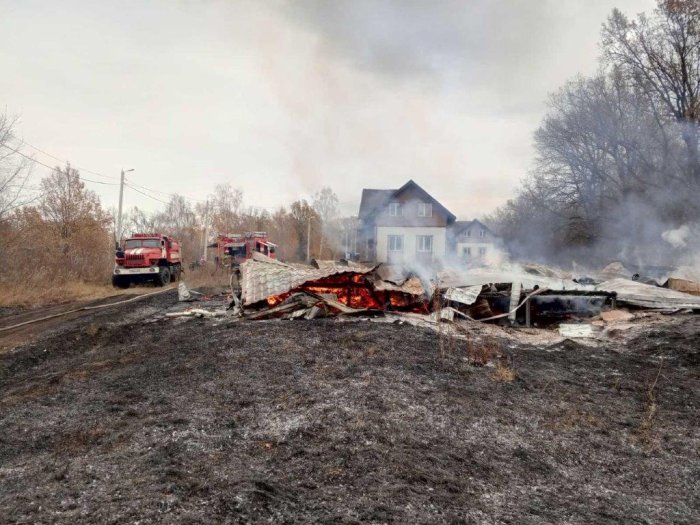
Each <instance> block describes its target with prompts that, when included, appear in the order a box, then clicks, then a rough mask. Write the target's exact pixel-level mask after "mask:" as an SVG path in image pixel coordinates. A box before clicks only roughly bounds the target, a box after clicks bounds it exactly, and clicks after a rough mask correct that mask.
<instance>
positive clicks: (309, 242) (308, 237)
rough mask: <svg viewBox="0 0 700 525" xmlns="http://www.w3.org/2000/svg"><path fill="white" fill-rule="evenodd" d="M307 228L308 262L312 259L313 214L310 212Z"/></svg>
mask: <svg viewBox="0 0 700 525" xmlns="http://www.w3.org/2000/svg"><path fill="white" fill-rule="evenodd" d="M307 220H308V222H307V228H306V262H310V261H311V214H309V218H308V219H307Z"/></svg>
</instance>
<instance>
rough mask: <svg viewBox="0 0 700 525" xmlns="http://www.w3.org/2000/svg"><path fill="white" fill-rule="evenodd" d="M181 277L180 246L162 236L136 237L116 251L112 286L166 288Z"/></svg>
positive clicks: (159, 234) (143, 234)
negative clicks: (155, 286) (144, 283)
mask: <svg viewBox="0 0 700 525" xmlns="http://www.w3.org/2000/svg"><path fill="white" fill-rule="evenodd" d="M180 273H182V262H181V258H180V243H179V242H178V241H176V240H174V239H172V238H170V237H168V236H167V235H163V234H161V233H135V234H134V235H132V236H131V237H129V238H127V239H125V240H124V242H123V244H122V246H120V247H119V248H117V253H116V258H115V265H114V272H113V273H112V285H113V286H116V287H118V288H128V287H129V286H131V283H142V282H149V281H150V282H154V283H155V284H156V285H158V286H164V285H166V284H168V283H169V282H171V281H177V280H178V279H179V278H180Z"/></svg>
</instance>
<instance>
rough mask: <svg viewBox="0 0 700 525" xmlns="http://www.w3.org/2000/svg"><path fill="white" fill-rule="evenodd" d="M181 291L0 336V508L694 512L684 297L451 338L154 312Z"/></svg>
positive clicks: (649, 517) (117, 516) (77, 513)
mask: <svg viewBox="0 0 700 525" xmlns="http://www.w3.org/2000/svg"><path fill="white" fill-rule="evenodd" d="M176 301H177V298H176V294H175V292H174V291H173V292H167V293H165V294H162V295H160V296H154V297H151V298H148V299H145V300H143V301H142V302H140V303H134V304H129V305H124V306H122V307H114V308H112V309H107V310H98V311H96V312H95V313H92V314H90V315H86V316H82V317H79V318H78V319H73V320H70V321H62V322H61V323H60V324H58V325H57V326H53V327H52V332H51V333H48V334H47V333H44V334H42V335H40V336H38V339H36V340H34V341H33V342H31V343H27V344H24V345H22V346H19V347H16V348H14V349H13V350H11V351H6V352H5V353H4V354H2V355H0V521H3V522H8V523H13V522H20V523H25V522H32V523H71V524H73V523H95V522H104V523H125V522H139V523H173V522H180V523H220V522H231V523H248V522H251V523H261V522H262V523H266V522H270V523H309V522H335V523H359V522H369V523H386V522H402V523H428V522H431V523H462V522H468V523H533V524H534V523H537V524H540V523H562V522H567V523H618V522H639V523H697V522H699V521H700V510H699V509H700V499H699V495H700V490H699V489H700V485H699V484H700V461H699V460H698V452H699V450H700V436H699V433H698V428H699V425H698V423H699V421H698V413H699V412H698V408H699V407H698V405H699V398H698V387H699V386H700V385H699V379H700V375H699V364H700V363H699V359H698V347H700V317H698V316H676V317H672V318H671V317H669V318H668V320H667V321H664V322H660V323H656V324H653V325H650V326H649V327H648V328H646V329H643V330H638V331H636V332H635V335H634V336H633V337H626V338H621V339H619V340H616V339H614V338H613V339H611V340H609V341H607V342H601V343H598V344H596V345H590V346H589V345H582V344H579V343H576V342H574V341H571V340H564V341H558V342H555V343H541V344H534V343H532V342H531V341H530V342H528V343H526V342H524V341H525V339H523V341H522V342H519V339H518V335H517V332H516V331H514V330H507V331H504V332H503V334H504V337H500V336H499V335H498V332H497V331H494V330H490V331H483V330H480V329H479V328H478V327H477V328H475V329H474V330H473V331H471V332H469V333H468V334H467V335H465V336H464V338H462V339H458V340H450V341H447V342H446V341H445V340H444V338H443V337H442V336H441V335H440V334H439V333H436V332H434V331H429V330H425V329H421V328H417V327H413V326H410V325H401V324H389V323H375V322H369V321H357V322H339V321H338V320H314V321H279V320H275V321H259V322H252V321H239V322H231V321H228V320H225V319H224V320H218V319H215V320H211V319H177V320H173V319H165V318H164V317H163V316H162V312H163V311H165V310H166V309H167V308H169V307H170V306H172V305H175V303H176ZM479 326H483V325H479ZM506 334H507V335H508V337H505V335H506ZM485 362H486V365H484V363H485Z"/></svg>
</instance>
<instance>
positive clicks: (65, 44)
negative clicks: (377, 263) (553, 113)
mask: <svg viewBox="0 0 700 525" xmlns="http://www.w3.org/2000/svg"><path fill="white" fill-rule="evenodd" d="M653 6H654V2H653V0H527V1H526V0H521V1H518V0H508V1H506V0H471V1H468V0H463V1H449V0H445V1H436V0H431V1H428V0H425V1H413V0H403V1H400V0H396V1H381V0H371V1H370V0H347V1H321V0H318V1H296V2H282V1H262V0H259V1H254V2H252V1H251V2H248V1H234V0H228V1H215V0H199V1H195V0H182V1H174V0H163V1H150V2H149V1H143V0H141V1H131V2H129V1H126V2H124V1H122V2H107V1H100V2H94V1H84V2H75V1H61V2H57V1H31V0H21V1H20V0H17V1H12V0H0V104H1V105H2V106H4V107H5V109H6V111H7V112H8V113H10V114H15V115H19V116H20V117H21V121H20V125H19V129H18V131H19V132H20V134H21V136H22V137H23V138H24V140H26V141H27V142H28V143H30V144H32V145H34V146H37V147H38V148H40V149H42V150H44V151H45V152H47V153H49V154H51V155H54V156H56V157H59V158H61V159H68V160H70V161H71V163H72V164H74V165H76V166H78V167H83V168H86V169H88V170H91V171H96V172H98V173H101V174H104V175H107V176H113V177H115V179H101V178H99V177H97V176H93V175H90V174H89V173H87V172H84V171H83V172H82V174H83V175H85V176H86V177H91V178H93V179H95V180H104V181H105V182H116V178H117V177H118V175H119V170H120V169H121V167H125V168H135V170H136V171H135V172H133V173H131V174H129V178H130V179H131V180H132V181H133V182H134V183H137V184H141V185H143V186H146V187H148V188H153V189H156V190H158V191H160V192H163V193H152V195H154V196H156V197H158V198H160V199H163V200H167V195H166V194H167V193H169V192H177V193H181V194H183V195H185V196H187V197H188V198H190V199H192V200H197V199H204V198H205V197H206V195H207V193H209V192H211V191H212V190H213V187H214V186H215V185H216V184H218V183H223V182H230V183H231V184H232V185H234V186H238V187H240V188H242V189H243V191H244V199H245V203H246V204H247V205H256V206H262V207H268V208H274V207H277V206H279V205H283V204H288V203H289V202H291V201H292V200H294V199H297V198H300V197H309V196H310V195H311V194H312V193H313V192H315V191H317V190H318V189H319V188H320V187H321V186H324V185H328V186H331V187H332V188H333V189H334V190H335V191H336V193H338V195H339V197H340V200H341V203H342V204H343V207H344V211H345V212H346V213H356V211H357V205H358V204H359V197H360V193H361V190H362V188H364V187H370V188H392V187H398V186H400V185H402V184H403V183H404V182H405V181H406V180H408V179H410V178H412V179H414V180H415V181H416V182H418V183H419V184H420V185H422V186H423V187H424V188H425V189H426V190H428V191H429V192H431V193H432V194H433V195H434V196H435V197H436V198H438V200H440V201H442V202H443V204H445V205H446V206H447V207H448V208H450V209H451V211H453V212H454V213H455V214H457V215H458V217H459V218H463V219H468V218H472V217H475V216H479V215H481V214H483V213H485V212H488V211H491V210H492V209H493V208H495V207H496V206H498V205H499V204H501V203H503V202H504V201H505V200H506V199H507V198H508V197H510V196H512V193H513V191H514V189H515V187H516V186H517V183H518V180H519V179H520V177H522V176H523V175H524V174H525V172H526V171H527V170H528V168H529V166H530V163H531V159H532V148H531V144H532V131H533V130H534V129H535V127H536V126H537V125H538V123H539V121H540V119H541V117H542V115H543V112H544V108H545V100H546V97H547V93H548V92H551V91H553V90H555V89H556V88H557V87H558V86H559V85H561V84H562V83H563V82H564V81H566V80H567V79H569V78H571V77H573V76H574V75H576V74H578V73H582V74H590V73H592V72H594V71H595V69H596V67H597V66H596V58H597V56H598V55H599V48H598V40H599V34H600V27H601V24H602V23H603V21H604V20H605V19H606V17H607V16H608V14H609V13H610V11H611V10H612V8H613V7H619V8H620V9H621V10H622V11H623V12H625V13H627V14H629V15H633V14H636V13H638V12H641V11H650V10H651V9H653ZM24 151H26V152H32V153H35V154H36V159H37V160H40V161H42V162H44V163H47V164H49V165H53V164H56V160H55V159H52V158H51V157H47V156H46V155H44V154H43V153H39V152H37V151H32V150H31V148H28V147H27V148H26V149H25V150H24ZM47 171H48V170H47V169H45V168H43V167H41V166H36V167H35V169H34V174H33V179H34V181H38V180H39V179H40V178H41V177H42V176H44V175H45V174H46V173H47ZM88 186H89V187H90V188H91V189H94V190H95V191H97V192H98V194H99V195H100V196H101V198H102V200H103V204H104V205H105V207H108V208H109V207H111V206H116V203H117V198H118V188H117V186H102V185H97V184H92V183H88ZM132 205H138V206H139V207H144V208H146V209H150V210H153V209H156V208H158V207H160V206H161V204H160V203H159V202H156V201H154V200H151V199H148V198H147V197H144V196H142V195H140V194H138V193H135V192H134V191H132V190H130V189H127V190H126V193H125V206H126V207H131V206H132Z"/></svg>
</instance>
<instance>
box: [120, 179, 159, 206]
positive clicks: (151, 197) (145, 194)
mask: <svg viewBox="0 0 700 525" xmlns="http://www.w3.org/2000/svg"><path fill="white" fill-rule="evenodd" d="M124 186H126V187H127V188H131V189H132V190H134V191H135V192H136V193H140V194H141V195H144V196H146V197H148V198H149V199H153V200H154V201H158V202H162V203H163V204H168V203H167V202H166V201H164V200H161V199H158V198H157V197H154V196H153V195H149V194H148V193H144V192H143V191H141V190H137V189H136V188H134V187H133V186H132V185H131V184H127V183H126V182H125V183H124Z"/></svg>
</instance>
